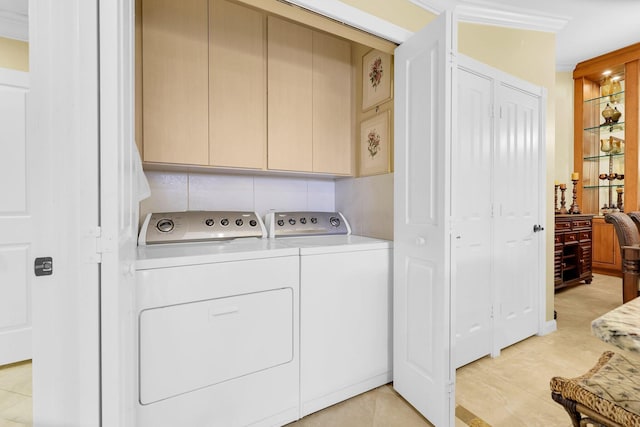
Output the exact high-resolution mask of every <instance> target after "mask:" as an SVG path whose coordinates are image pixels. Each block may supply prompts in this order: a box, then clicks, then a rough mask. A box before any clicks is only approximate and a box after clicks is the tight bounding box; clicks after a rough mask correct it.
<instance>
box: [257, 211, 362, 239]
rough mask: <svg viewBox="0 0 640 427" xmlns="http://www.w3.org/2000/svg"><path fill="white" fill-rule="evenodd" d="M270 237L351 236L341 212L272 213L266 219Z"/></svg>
mask: <svg viewBox="0 0 640 427" xmlns="http://www.w3.org/2000/svg"><path fill="white" fill-rule="evenodd" d="M265 224H266V226H267V229H268V230H269V237H293V236H324V235H331V234H351V228H350V227H349V223H347V220H346V219H345V217H344V216H343V215H342V214H341V213H340V212H270V213H268V214H267V216H266V217H265Z"/></svg>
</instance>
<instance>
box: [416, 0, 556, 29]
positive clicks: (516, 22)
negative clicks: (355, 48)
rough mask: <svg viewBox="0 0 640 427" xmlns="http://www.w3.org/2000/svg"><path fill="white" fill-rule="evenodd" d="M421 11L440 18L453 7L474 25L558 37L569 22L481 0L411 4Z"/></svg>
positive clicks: (432, 0) (423, 0) (425, 0)
mask: <svg viewBox="0 0 640 427" xmlns="http://www.w3.org/2000/svg"><path fill="white" fill-rule="evenodd" d="M410 1H411V2H412V3H414V4H416V5H418V6H420V7H422V8H423V9H425V10H427V11H429V12H431V13H435V14H440V13H442V11H443V10H445V9H446V8H447V7H449V8H450V7H451V6H455V9H454V12H455V13H456V15H457V17H458V19H459V20H460V21H464V22H472V23H476V24H485V25H497V26H500V27H510V28H517V29H523V30H534V31H546V32H553V33H557V32H558V31H560V30H561V29H563V28H564V27H565V26H566V25H567V23H568V22H569V18H567V17H563V16H552V15H544V14H541V13H539V12H536V11H532V10H525V9H520V8H515V7H511V8H505V7H504V5H499V4H495V3H491V2H490V1H482V0H466V1H462V0H460V1H457V2H455V3H454V4H453V5H452V4H451V2H449V4H448V5H447V4H446V3H447V2H446V1H444V0H410Z"/></svg>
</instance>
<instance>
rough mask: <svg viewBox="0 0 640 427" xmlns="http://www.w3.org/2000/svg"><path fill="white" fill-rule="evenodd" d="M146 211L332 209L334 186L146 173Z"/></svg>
mask: <svg viewBox="0 0 640 427" xmlns="http://www.w3.org/2000/svg"><path fill="white" fill-rule="evenodd" d="M145 175H146V176H147V179H148V181H149V187H150V188H151V197H149V198H148V199H145V200H143V201H142V202H141V204H140V222H142V220H143V219H144V217H145V216H146V214H147V213H149V212H171V211H186V210H246V211H256V212H258V214H259V215H260V216H262V217H264V215H265V214H266V213H267V212H269V211H270V210H280V211H285V210H288V211H294V210H318V211H334V210H335V183H334V182H333V181H332V180H327V179H312V178H291V177H270V176H250V175H221V174H203V173H187V172H164V171H146V172H145Z"/></svg>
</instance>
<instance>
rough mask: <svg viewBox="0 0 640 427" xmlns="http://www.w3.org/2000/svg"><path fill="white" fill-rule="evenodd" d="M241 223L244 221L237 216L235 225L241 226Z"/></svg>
mask: <svg viewBox="0 0 640 427" xmlns="http://www.w3.org/2000/svg"><path fill="white" fill-rule="evenodd" d="M242 224H244V221H243V220H242V218H238V219H236V225H237V226H238V227H242Z"/></svg>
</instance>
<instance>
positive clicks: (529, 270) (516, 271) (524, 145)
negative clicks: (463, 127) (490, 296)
mask: <svg viewBox="0 0 640 427" xmlns="http://www.w3.org/2000/svg"><path fill="white" fill-rule="evenodd" d="M497 97H498V100H499V101H498V102H499V108H500V109H499V111H500V116H499V120H498V123H499V133H498V139H497V141H496V161H495V168H494V173H495V175H496V179H495V187H494V188H495V191H494V200H495V224H494V226H495V262H494V266H495V267H494V270H495V275H496V285H497V292H498V295H499V300H500V307H499V310H498V313H497V322H498V325H499V327H498V329H497V331H496V332H497V337H496V339H497V344H498V345H499V346H500V348H504V347H506V346H509V345H511V344H513V343H515V342H518V341H521V340H522V339H524V338H527V337H529V336H531V335H533V334H535V333H536V332H537V331H538V314H539V308H538V307H539V305H538V304H540V302H539V301H538V299H539V298H538V296H539V293H540V292H539V283H540V276H539V275H540V274H541V272H540V271H539V262H538V260H539V245H540V244H543V243H541V242H543V241H544V240H543V239H540V238H539V235H538V234H537V233H534V231H533V225H534V224H540V223H541V221H540V219H539V199H538V197H537V196H538V194H539V181H540V178H539V176H540V175H539V174H540V173H541V172H540V170H539V168H540V166H539V157H538V156H539V155H540V138H541V136H540V98H539V97H535V96H533V95H531V94H528V93H525V92H522V91H520V90H518V89H515V88H513V87H510V86H508V85H505V84H501V85H499V87H498V91H497Z"/></svg>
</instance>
